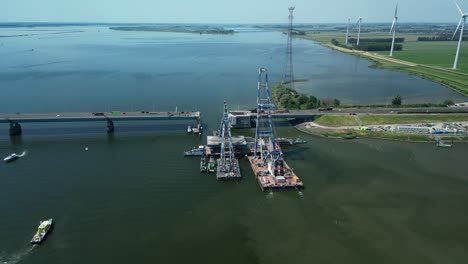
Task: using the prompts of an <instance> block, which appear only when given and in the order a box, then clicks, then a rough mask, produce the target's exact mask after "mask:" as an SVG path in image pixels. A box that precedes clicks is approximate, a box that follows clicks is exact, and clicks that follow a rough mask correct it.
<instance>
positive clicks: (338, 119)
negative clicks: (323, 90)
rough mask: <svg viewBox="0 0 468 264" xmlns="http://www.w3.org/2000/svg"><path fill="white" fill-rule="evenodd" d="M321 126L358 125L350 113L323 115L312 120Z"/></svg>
mask: <svg viewBox="0 0 468 264" xmlns="http://www.w3.org/2000/svg"><path fill="white" fill-rule="evenodd" d="M314 122H315V123H317V124H319V125H321V126H328V127H341V126H358V125H359V123H358V122H357V120H356V118H355V117H354V116H350V115H325V116H321V117H319V118H318V119H316V120H315V121H314Z"/></svg>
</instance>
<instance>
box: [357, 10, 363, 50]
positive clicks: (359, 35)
mask: <svg viewBox="0 0 468 264" xmlns="http://www.w3.org/2000/svg"><path fill="white" fill-rule="evenodd" d="M357 23H358V25H359V29H358V33H357V43H356V44H357V45H358V46H359V40H360V38H361V23H362V17H359V19H358V21H357Z"/></svg>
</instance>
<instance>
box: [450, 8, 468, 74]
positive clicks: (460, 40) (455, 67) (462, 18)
mask: <svg viewBox="0 0 468 264" xmlns="http://www.w3.org/2000/svg"><path fill="white" fill-rule="evenodd" d="M453 2H454V3H455V5H456V6H457V8H458V11H460V14H461V18H460V22H459V23H458V26H457V29H455V33H453V37H452V39H454V38H455V35H456V34H457V32H458V29H459V28H460V25H461V30H460V39H459V40H458V47H457V54H456V55H455V62H454V63H453V69H454V70H456V69H457V67H458V56H459V55H460V48H461V43H462V40H463V30H465V21H466V17H467V16H468V13H463V11H462V10H461V8H460V6H459V5H458V3H457V1H455V0H453Z"/></svg>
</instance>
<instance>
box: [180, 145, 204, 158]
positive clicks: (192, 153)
mask: <svg viewBox="0 0 468 264" xmlns="http://www.w3.org/2000/svg"><path fill="white" fill-rule="evenodd" d="M204 154H205V147H204V146H198V148H194V149H192V150H189V151H185V152H184V156H203V155H204Z"/></svg>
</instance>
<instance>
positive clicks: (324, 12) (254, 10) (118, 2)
mask: <svg viewBox="0 0 468 264" xmlns="http://www.w3.org/2000/svg"><path fill="white" fill-rule="evenodd" d="M458 1H459V4H460V5H461V6H462V8H463V9H464V11H465V12H468V0H458ZM396 2H397V1H396V0H322V1H318V0H295V1H291V0H165V1H161V0H1V1H0V3H1V7H0V21H1V22H16V21H25V22H148V23H152V22H178V23H187V22H195V23H198V22H200V23H209V22H212V23H281V22H285V21H287V16H288V11H287V7H288V6H290V5H291V4H293V5H295V6H296V11H295V21H296V22H298V23H301V22H302V23H306V22H311V23H317V22H319V23H326V22H342V21H346V18H347V17H351V18H353V19H357V17H358V16H363V17H365V18H366V21H369V22H388V21H391V20H392V16H393V10H394V8H395V4H396ZM398 2H399V6H400V12H399V17H400V21H402V22H453V23H455V22H458V20H459V13H458V11H457V9H456V7H455V5H454V4H453V1H452V0H399V1H398Z"/></svg>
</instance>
